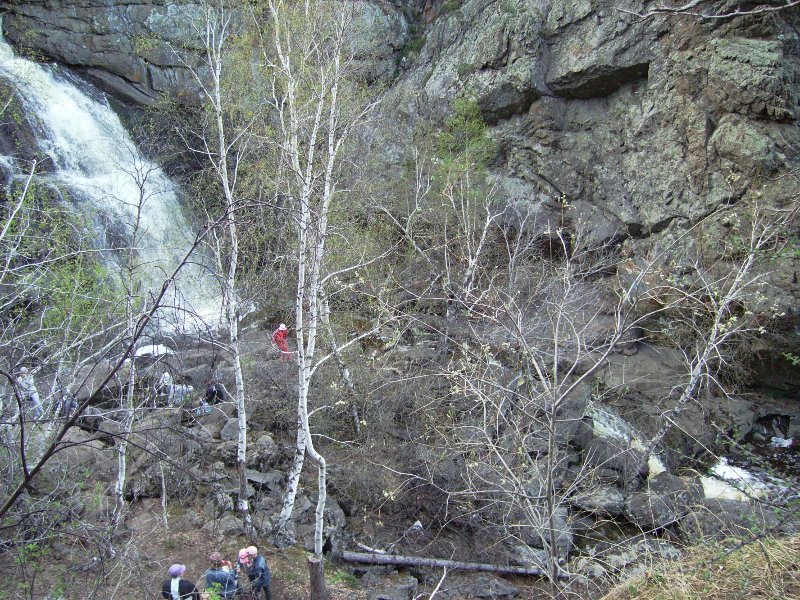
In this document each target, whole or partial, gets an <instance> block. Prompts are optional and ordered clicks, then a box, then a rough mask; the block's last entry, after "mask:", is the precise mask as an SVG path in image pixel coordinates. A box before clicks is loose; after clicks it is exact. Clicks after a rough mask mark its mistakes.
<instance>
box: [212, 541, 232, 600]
mask: <svg viewBox="0 0 800 600" xmlns="http://www.w3.org/2000/svg"><path fill="white" fill-rule="evenodd" d="M208 560H209V561H211V568H210V569H208V571H206V572H205V575H204V577H205V579H206V590H209V589H211V588H212V586H214V588H216V591H217V594H218V595H219V597H220V598H223V599H224V600H230V599H231V598H233V597H234V596H235V595H236V590H237V588H238V582H237V579H236V573H235V572H234V570H233V567H232V566H231V563H230V562H229V561H227V560H223V559H222V554H220V553H219V552H212V553H211V556H209V557H208Z"/></svg>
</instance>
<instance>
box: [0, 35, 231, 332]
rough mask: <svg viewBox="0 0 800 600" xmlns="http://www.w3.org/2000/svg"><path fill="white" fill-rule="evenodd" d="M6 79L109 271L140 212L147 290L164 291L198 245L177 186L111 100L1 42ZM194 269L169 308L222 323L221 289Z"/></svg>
mask: <svg viewBox="0 0 800 600" xmlns="http://www.w3.org/2000/svg"><path fill="white" fill-rule="evenodd" d="M0 78H1V79H4V80H6V81H7V82H8V83H10V84H11V85H12V86H13V87H14V89H15V92H16V96H17V98H18V99H19V101H20V102H21V104H22V106H23V108H24V110H25V113H26V115H29V120H30V121H31V124H32V127H33V129H34V132H35V135H36V141H37V144H38V146H39V148H38V149H39V151H40V152H41V153H42V154H44V155H46V156H47V157H48V158H49V161H48V163H47V164H46V165H45V167H44V168H45V170H46V171H47V172H48V173H49V175H48V177H50V178H52V180H53V181H54V183H56V184H57V185H58V186H59V187H62V188H65V189H67V190H68V191H69V193H68V196H69V201H70V202H71V204H72V209H73V210H75V211H77V212H78V213H79V214H81V215H83V216H84V218H86V219H87V220H90V222H93V223H94V226H95V230H96V247H97V248H98V249H100V250H101V252H102V254H103V257H104V260H105V262H106V266H108V267H109V269H110V270H113V269H114V265H117V266H118V265H119V262H118V261H119V260H120V258H121V256H122V255H123V253H121V252H119V248H124V247H126V246H128V245H129V244H130V239H131V232H132V228H133V224H134V223H135V219H136V215H137V210H138V208H139V206H140V205H141V208H142V212H141V220H140V232H141V233H142V238H141V241H140V242H139V243H138V244H137V260H138V263H139V264H140V265H142V268H141V271H142V272H143V273H146V274H147V275H146V278H145V280H144V282H143V283H144V285H145V287H147V288H150V289H155V288H158V287H160V286H161V284H162V282H163V281H164V279H165V278H166V277H167V276H169V275H170V274H171V273H172V271H173V269H174V268H175V267H176V266H177V264H178V262H179V261H180V260H181V258H183V256H184V255H185V253H186V251H187V250H188V248H189V247H190V246H191V243H192V241H193V238H194V236H193V234H192V232H191V231H190V229H189V227H188V225H187V223H186V220H185V218H184V216H183V213H182V211H181V207H180V204H179V202H178V191H179V190H178V189H177V187H176V185H175V184H174V183H173V182H172V181H170V179H169V178H168V177H167V176H166V175H165V174H164V172H163V171H162V170H161V169H160V168H159V167H158V165H156V164H155V163H153V162H152V161H150V160H148V159H146V158H145V157H143V156H142V155H141V154H140V153H139V151H138V149H137V148H136V145H135V144H134V142H133V140H132V139H131V136H130V135H129V134H128V132H127V131H126V130H125V128H124V126H123V125H122V123H121V121H120V119H119V117H118V116H117V114H116V113H115V112H114V111H113V110H112V109H111V107H110V106H109V105H108V102H107V101H106V98H105V96H104V95H103V94H102V93H101V92H99V91H98V90H96V89H95V88H93V87H92V86H90V85H89V84H87V83H85V82H83V81H80V80H78V79H77V78H75V77H73V76H70V75H69V74H67V73H64V72H61V71H60V70H59V69H58V68H57V67H55V66H48V65H42V64H38V63H34V62H32V61H29V60H25V59H23V58H20V57H18V56H16V55H15V54H14V52H13V50H12V48H11V47H10V46H9V45H8V44H6V43H5V42H4V41H3V40H2V38H0ZM0 161H3V163H4V164H6V165H8V164H10V163H13V160H11V159H10V158H9V157H2V156H0ZM114 248H116V249H117V251H116V252H115V251H114ZM193 268H194V271H193V272H182V274H181V276H180V277H179V279H178V281H176V286H175V291H174V293H175V297H173V298H171V299H170V304H172V303H173V302H175V303H177V306H178V307H180V308H181V311H180V312H181V313H183V314H186V311H187V310H188V311H189V312H195V313H197V314H198V315H199V316H200V317H202V319H204V320H209V319H212V320H214V321H215V322H216V321H218V315H219V293H218V286H217V285H216V284H215V283H213V282H212V280H211V278H210V277H207V276H203V275H202V273H201V269H199V268H198V267H197V266H196V265H195V266H194V267H193ZM189 270H191V269H189ZM187 271H188V270H187ZM210 290H213V292H210ZM184 309H186V310H184ZM176 314H177V313H176ZM173 316H175V315H173Z"/></svg>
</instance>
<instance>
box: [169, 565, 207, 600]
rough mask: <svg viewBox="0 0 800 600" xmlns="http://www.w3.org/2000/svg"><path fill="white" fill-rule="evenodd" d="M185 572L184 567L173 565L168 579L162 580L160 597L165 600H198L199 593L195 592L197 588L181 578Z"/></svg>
mask: <svg viewBox="0 0 800 600" xmlns="http://www.w3.org/2000/svg"><path fill="white" fill-rule="evenodd" d="M185 572H186V565H181V564H174V565H172V566H171V567H170V568H169V571H168V573H169V577H170V578H169V579H166V580H164V583H163V584H161V596H162V597H164V598H166V599H167V600H181V599H182V598H189V599H190V600H200V592H198V591H197V586H196V585H195V584H193V583H192V582H191V581H189V580H188V579H184V578H183V574H184V573H185Z"/></svg>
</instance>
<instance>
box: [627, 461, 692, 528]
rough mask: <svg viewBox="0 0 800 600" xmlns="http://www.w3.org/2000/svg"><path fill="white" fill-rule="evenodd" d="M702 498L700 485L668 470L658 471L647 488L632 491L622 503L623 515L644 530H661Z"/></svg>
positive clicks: (688, 510)
mask: <svg viewBox="0 0 800 600" xmlns="http://www.w3.org/2000/svg"><path fill="white" fill-rule="evenodd" d="M700 497H702V488H701V486H700V485H699V484H698V483H696V482H694V481H688V480H685V479H683V478H680V477H676V476H675V475H670V474H669V473H666V472H665V473H659V474H658V475H656V476H655V477H653V478H652V479H651V480H650V481H649V482H648V486H647V489H645V490H642V491H639V492H634V493H632V494H631V495H630V496H629V497H628V498H627V501H626V503H625V507H624V508H625V515H626V516H627V517H628V519H629V520H630V521H631V522H632V523H633V524H634V525H636V526H637V527H640V528H642V529H644V530H652V529H661V528H664V527H667V526H669V525H672V524H673V523H676V522H678V521H679V520H680V519H681V518H683V517H684V516H685V515H686V514H687V513H689V512H690V511H691V507H692V504H693V502H694V501H695V500H697V499H699V498H700Z"/></svg>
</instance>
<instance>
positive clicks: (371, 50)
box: [0, 0, 417, 104]
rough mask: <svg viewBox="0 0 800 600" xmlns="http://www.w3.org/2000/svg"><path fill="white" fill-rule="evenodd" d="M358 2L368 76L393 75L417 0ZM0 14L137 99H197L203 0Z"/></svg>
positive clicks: (15, 6) (41, 45) (65, 0)
mask: <svg viewBox="0 0 800 600" xmlns="http://www.w3.org/2000/svg"><path fill="white" fill-rule="evenodd" d="M353 7H354V11H355V12H354V32H355V34H354V36H353V40H352V45H353V49H354V52H355V55H356V60H357V61H358V62H359V63H360V64H361V68H362V70H363V75H364V77H365V78H366V79H367V80H370V81H374V80H387V79H389V78H392V77H393V76H394V74H395V70H396V65H397V57H398V55H399V51H400V49H401V48H402V47H403V45H404V44H405V42H406V39H407V35H408V28H409V24H408V20H409V18H410V17H412V16H413V15H414V14H415V12H416V10H417V9H416V8H414V7H415V2H413V1H409V2H405V1H398V2H395V3H393V4H392V3H386V2H372V1H357V2H355V3H354V4H353ZM0 14H2V16H3V33H4V35H5V36H6V37H7V39H9V40H10V41H11V42H12V43H14V44H15V45H16V46H18V47H20V48H23V49H27V50H29V51H32V52H34V53H35V54H37V55H39V56H42V57H45V58H48V59H53V60H56V61H58V62H60V63H63V64H66V65H69V66H71V67H76V68H78V69H81V70H83V71H84V72H85V73H86V74H88V75H89V76H90V77H92V78H94V79H95V80H98V81H99V82H101V83H102V84H104V85H105V86H106V87H107V88H108V89H110V90H112V91H113V92H114V93H116V94H117V95H120V96H122V97H125V98H127V99H130V100H133V101H134V102H136V103H140V104H151V103H152V102H153V101H154V99H155V98H156V96H158V95H159V94H167V95H169V96H171V97H173V98H176V99H178V100H179V101H181V102H185V103H194V102H196V101H198V100H199V88H198V85H197V82H196V80H195V77H194V75H192V73H191V72H190V70H189V69H188V68H187V66H191V67H192V68H194V69H197V70H198V72H199V73H200V74H201V76H202V74H203V67H202V65H203V60H202V57H203V52H202V50H203V31H204V29H203V27H204V23H205V17H204V14H205V13H204V9H203V5H202V3H200V2H196V3H192V2H174V1H172V0H30V1H28V0H25V1H22V2H14V3H9V4H6V5H4V6H2V7H0ZM176 50H177V52H176ZM179 54H180V56H179Z"/></svg>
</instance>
